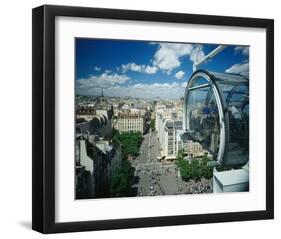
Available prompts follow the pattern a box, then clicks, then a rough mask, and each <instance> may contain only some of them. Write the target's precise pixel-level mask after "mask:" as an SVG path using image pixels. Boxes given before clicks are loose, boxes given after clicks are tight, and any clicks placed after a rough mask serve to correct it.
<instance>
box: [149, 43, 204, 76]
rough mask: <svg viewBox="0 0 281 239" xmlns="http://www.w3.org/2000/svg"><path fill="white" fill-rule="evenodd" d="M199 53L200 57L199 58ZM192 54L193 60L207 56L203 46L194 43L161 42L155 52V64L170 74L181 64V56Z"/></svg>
mask: <svg viewBox="0 0 281 239" xmlns="http://www.w3.org/2000/svg"><path fill="white" fill-rule="evenodd" d="M197 55H198V58H197ZM184 56H190V57H189V59H190V60H191V61H193V62H194V61H195V60H196V59H198V60H199V59H200V58H202V57H204V56H205V54H204V52H203V50H202V47H201V46H200V45H194V44H179V43H160V44H159V48H158V50H157V51H156V53H155V54H154V59H153V65H155V66H157V67H159V68H160V69H161V70H163V71H164V72H166V73H167V74H170V73H171V71H172V70H173V69H176V68H178V67H179V66H180V65H181V61H180V58H182V57H184Z"/></svg>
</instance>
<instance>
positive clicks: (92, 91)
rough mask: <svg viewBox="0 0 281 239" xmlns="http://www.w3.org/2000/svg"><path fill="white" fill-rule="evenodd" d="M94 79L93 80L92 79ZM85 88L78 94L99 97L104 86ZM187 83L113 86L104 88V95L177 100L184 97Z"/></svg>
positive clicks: (87, 86) (85, 85) (79, 90)
mask: <svg viewBox="0 0 281 239" xmlns="http://www.w3.org/2000/svg"><path fill="white" fill-rule="evenodd" d="M91 79H92V78H91ZM94 81H95V83H94V82H93V80H91V84H96V83H97V82H96V80H94ZM82 84H83V86H84V87H85V88H83V89H84V90H82V89H81V87H77V93H78V94H84V95H85V94H87V95H93V96H99V95H100V94H101V89H100V88H102V86H99V87H97V86H96V87H97V88H95V87H90V86H89V85H90V84H89V82H88V83H87V84H85V82H84V83H82ZM185 86H186V82H184V83H181V84H179V83H177V82H172V83H152V84H144V83H137V84H134V85H129V86H124V85H120V84H112V86H111V87H108V88H105V87H104V95H105V96H113V97H132V98H147V99H155V98H157V97H160V98H166V99H177V98H180V97H183V96H184V91H185Z"/></svg>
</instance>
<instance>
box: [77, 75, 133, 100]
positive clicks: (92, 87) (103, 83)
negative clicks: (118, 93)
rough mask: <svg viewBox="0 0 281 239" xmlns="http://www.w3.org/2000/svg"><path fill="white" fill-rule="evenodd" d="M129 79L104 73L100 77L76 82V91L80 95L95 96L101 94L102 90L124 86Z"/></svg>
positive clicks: (91, 77) (124, 76)
mask: <svg viewBox="0 0 281 239" xmlns="http://www.w3.org/2000/svg"><path fill="white" fill-rule="evenodd" d="M129 79H130V77H128V76H126V75H119V74H116V73H114V74H107V73H103V74H101V75H99V76H90V77H88V78H82V79H78V80H77V81H76V91H77V93H78V94H84V95H86V94H89V95H95V92H99V91H100V88H105V89H106V88H110V87H114V86H116V85H117V84H124V83H125V82H127V81H128V80H129Z"/></svg>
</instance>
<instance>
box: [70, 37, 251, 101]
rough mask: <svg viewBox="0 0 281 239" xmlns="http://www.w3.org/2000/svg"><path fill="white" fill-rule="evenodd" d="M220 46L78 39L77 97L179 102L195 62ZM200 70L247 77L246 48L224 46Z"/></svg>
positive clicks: (247, 54) (247, 56)
mask: <svg viewBox="0 0 281 239" xmlns="http://www.w3.org/2000/svg"><path fill="white" fill-rule="evenodd" d="M217 46H218V45H212V44H189V43H164V42H144V41H129V40H107V39H81V38H78V39H76V53H75V54H76V77H75V78H76V93H77V94H82V95H93V96H98V95H100V92H101V88H103V91H104V95H105V96H120V97H128V96H130V97H138V98H150V99H153V98H156V97H160V98H179V97H182V96H183V93H184V88H185V86H186V83H187V81H188V79H189V77H190V76H191V74H192V66H193V62H194V61H196V60H198V59H200V58H202V57H204V56H205V55H207V54H208V53H209V52H211V51H212V50H213V49H215V48H216V47H217ZM200 68H202V69H206V70H210V71H216V72H228V73H238V74H243V75H248V73H249V48H248V47H243V46H228V47H227V48H226V49H225V50H223V51H222V52H220V53H219V54H218V55H217V56H216V57H215V58H213V59H212V60H210V61H209V62H207V63H204V64H203V65H201V66H200Z"/></svg>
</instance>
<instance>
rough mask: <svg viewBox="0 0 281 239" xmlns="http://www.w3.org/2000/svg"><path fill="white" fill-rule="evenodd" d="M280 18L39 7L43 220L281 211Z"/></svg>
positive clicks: (154, 221) (38, 191) (262, 215)
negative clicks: (278, 202) (278, 189)
mask: <svg viewBox="0 0 281 239" xmlns="http://www.w3.org/2000/svg"><path fill="white" fill-rule="evenodd" d="M273 25H274V24H273V20H271V19H255V18H239V17H225V16H207V15H192V14H179V13H163V12H145V11H131V10H116V9H99V8H83V7H66V6H50V5H45V6H41V7H38V8H35V9H33V43H32V44H33V185H32V187H33V193H32V194H33V197H32V198H33V199H32V200H33V204H32V205H33V213H32V217H33V219H32V227H33V229H34V230H36V231H39V232H42V233H56V232H71V231H86V230H105V229H118V228H134V227H151V226H169V225H182V224H195V223H212V222H229V221H242V220H258V219H272V218H273V215H274V210H273V208H274V207H273V198H274V196H273V188H274V184H273V183H274V180H273V179H274V175H273V173H274V170H273V159H274V155H273V152H274V135H273V133H274V130H273V127H274V122H273V118H274V117H273V116H274V113H273V109H274V100H273V99H274V97H273V92H274V79H273V77H274V61H273V60H274V57H273V49H274V41H273V39H274V36H273V34H274V32H273V30H274V26H273Z"/></svg>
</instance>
